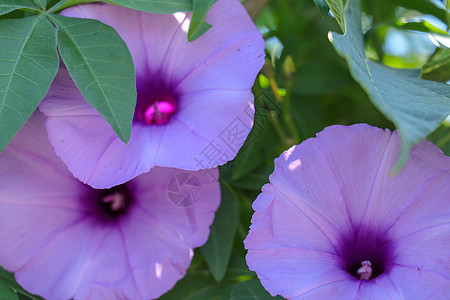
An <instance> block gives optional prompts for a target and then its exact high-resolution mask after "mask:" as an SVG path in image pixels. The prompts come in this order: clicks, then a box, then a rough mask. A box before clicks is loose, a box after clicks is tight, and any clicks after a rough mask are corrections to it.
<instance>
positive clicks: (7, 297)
mask: <svg viewBox="0 0 450 300" xmlns="http://www.w3.org/2000/svg"><path fill="white" fill-rule="evenodd" d="M0 299H2V300H19V297H18V296H17V294H16V293H15V292H14V291H13V290H12V289H10V288H8V287H6V286H4V285H3V284H1V283H0Z"/></svg>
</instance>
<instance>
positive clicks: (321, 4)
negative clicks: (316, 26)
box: [313, 0, 330, 16]
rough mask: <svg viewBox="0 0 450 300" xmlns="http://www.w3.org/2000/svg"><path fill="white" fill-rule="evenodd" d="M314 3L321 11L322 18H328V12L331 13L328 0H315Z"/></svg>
mask: <svg viewBox="0 0 450 300" xmlns="http://www.w3.org/2000/svg"><path fill="white" fill-rule="evenodd" d="M313 1H314V4H315V5H316V7H317V9H318V10H319V12H320V14H321V15H322V16H327V15H328V12H329V11H330V8H329V7H328V4H327V1H326V0H313Z"/></svg>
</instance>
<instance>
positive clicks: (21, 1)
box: [0, 0, 37, 15]
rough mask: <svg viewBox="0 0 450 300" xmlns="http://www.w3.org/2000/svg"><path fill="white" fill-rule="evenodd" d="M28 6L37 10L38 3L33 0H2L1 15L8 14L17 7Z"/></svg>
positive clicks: (0, 2) (0, 0)
mask: <svg viewBox="0 0 450 300" xmlns="http://www.w3.org/2000/svg"><path fill="white" fill-rule="evenodd" d="M21 8H28V9H32V10H36V9H37V7H36V5H35V4H34V3H33V2H32V1H31V0H14V1H11V0H0V15H4V14H7V13H9V12H12V11H14V10H16V9H21Z"/></svg>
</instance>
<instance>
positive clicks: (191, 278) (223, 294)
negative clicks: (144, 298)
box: [159, 270, 232, 300]
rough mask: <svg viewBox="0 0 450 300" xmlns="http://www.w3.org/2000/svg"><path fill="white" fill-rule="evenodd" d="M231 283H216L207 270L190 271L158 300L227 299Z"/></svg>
mask: <svg viewBox="0 0 450 300" xmlns="http://www.w3.org/2000/svg"><path fill="white" fill-rule="evenodd" d="M231 287H232V286H231V285H221V284H217V283H216V282H215V281H214V280H213V279H212V278H211V275H210V274H209V272H208V271H207V270H206V271H197V270H196V271H192V272H188V274H187V275H186V276H185V277H184V278H183V279H181V280H180V281H179V282H178V283H177V284H176V285H175V287H174V288H173V289H171V290H170V291H169V292H167V293H166V294H165V295H163V296H162V297H161V298H159V300H173V299H176V300H205V299H208V300H209V299H213V300H229V299H230V293H231Z"/></svg>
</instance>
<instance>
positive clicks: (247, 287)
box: [231, 279, 283, 300]
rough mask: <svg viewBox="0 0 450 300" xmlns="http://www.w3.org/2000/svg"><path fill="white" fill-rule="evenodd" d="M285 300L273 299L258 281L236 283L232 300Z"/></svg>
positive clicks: (232, 291)
mask: <svg viewBox="0 0 450 300" xmlns="http://www.w3.org/2000/svg"><path fill="white" fill-rule="evenodd" d="M267 299H283V298H281V297H279V296H278V297H272V296H271V295H270V294H269V293H268V292H267V291H266V290H265V289H264V287H263V286H262V285H261V283H260V282H259V280H258V279H252V280H246V281H241V282H239V283H236V284H235V285H234V287H233V289H232V290H231V300H267Z"/></svg>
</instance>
